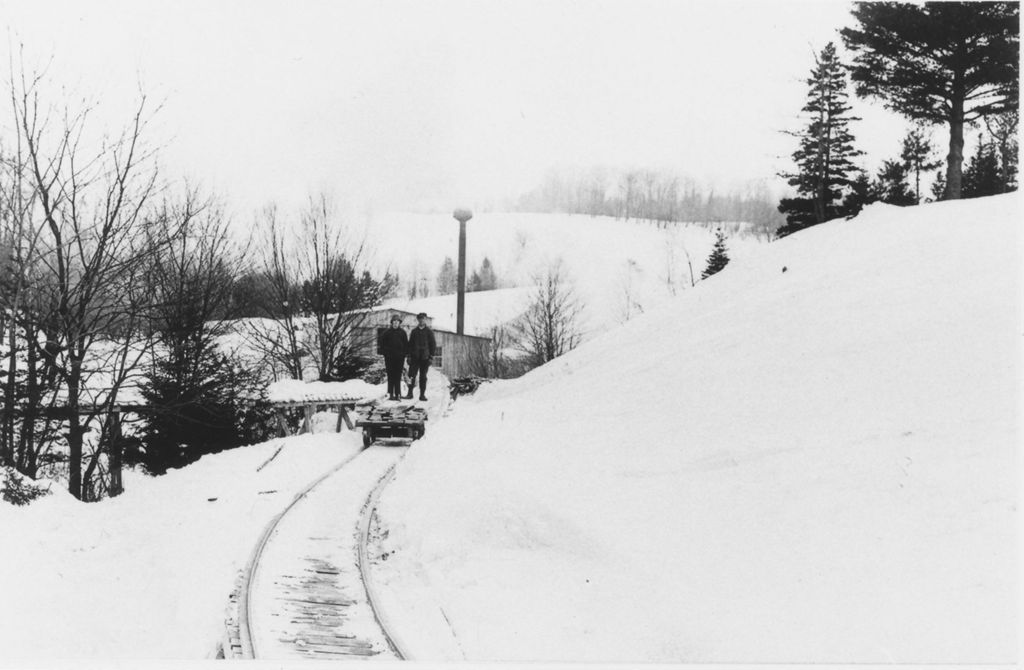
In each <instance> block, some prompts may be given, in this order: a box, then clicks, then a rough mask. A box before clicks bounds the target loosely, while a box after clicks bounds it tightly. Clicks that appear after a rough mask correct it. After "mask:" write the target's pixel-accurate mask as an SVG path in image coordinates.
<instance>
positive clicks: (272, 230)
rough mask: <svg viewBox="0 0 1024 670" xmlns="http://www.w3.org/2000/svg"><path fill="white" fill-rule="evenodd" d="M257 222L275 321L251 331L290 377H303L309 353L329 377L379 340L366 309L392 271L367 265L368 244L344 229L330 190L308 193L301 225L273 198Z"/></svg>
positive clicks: (267, 305) (268, 309) (268, 310)
mask: <svg viewBox="0 0 1024 670" xmlns="http://www.w3.org/2000/svg"><path fill="white" fill-rule="evenodd" d="M258 227H259V229H260V230H261V233H262V236H263V241H262V249H263V257H262V259H261V264H262V267H261V270H262V272H263V274H264V279H265V284H266V286H268V287H269V295H268V296H267V299H266V300H265V301H264V304H263V311H264V313H265V314H266V316H267V317H268V319H270V320H271V322H272V324H273V327H271V328H268V327H267V324H254V325H253V327H251V328H250V329H249V331H250V332H249V334H250V337H251V339H252V341H253V343H254V344H255V345H256V346H257V347H258V348H259V349H261V350H262V351H264V352H265V353H266V354H267V355H268V356H269V357H270V358H271V359H273V360H274V361H276V362H278V363H279V364H281V365H282V366H283V368H284V370H285V372H286V374H287V375H288V376H290V377H291V378H293V379H302V378H303V370H304V367H305V363H304V360H303V359H304V358H307V357H308V358H310V359H311V361H312V363H313V365H314V366H315V368H316V376H317V377H318V378H319V379H321V380H327V379H331V378H332V376H333V372H334V371H335V370H336V368H337V367H338V365H339V364H342V365H344V364H346V363H348V362H351V359H353V358H357V357H358V356H359V355H360V352H362V351H364V350H365V349H366V348H367V347H368V346H369V345H370V344H371V343H372V342H374V341H375V337H374V334H373V333H371V332H369V331H368V330H367V329H364V328H362V325H363V323H364V322H365V320H366V318H367V311H366V310H367V309H368V308H370V307H372V306H374V305H376V304H377V303H378V302H379V301H380V300H381V299H382V298H383V297H384V295H386V294H387V293H388V291H389V290H390V289H391V284H392V279H391V278H390V276H387V275H386V276H385V277H384V278H377V277H374V276H373V275H372V274H371V273H370V272H369V270H368V268H367V265H366V259H365V248H364V245H363V244H362V242H358V241H354V240H351V239H348V238H347V237H346V232H345V230H344V228H343V227H342V226H341V225H340V223H339V221H338V216H337V213H336V210H335V208H334V207H333V205H332V204H331V202H330V200H329V199H328V198H327V197H326V196H323V195H321V196H318V197H316V198H311V199H310V201H309V204H308V206H307V207H306V209H305V210H304V211H303V212H302V213H301V216H300V220H299V223H298V225H292V226H289V225H287V224H286V223H285V222H283V221H282V220H281V219H280V218H279V217H278V215H277V209H276V208H275V207H274V206H270V207H268V208H267V209H265V210H264V212H263V214H262V217H261V220H260V221H259V222H258Z"/></svg>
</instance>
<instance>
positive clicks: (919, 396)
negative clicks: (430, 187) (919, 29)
mask: <svg viewBox="0 0 1024 670" xmlns="http://www.w3.org/2000/svg"><path fill="white" fill-rule="evenodd" d="M1020 215H1021V201H1020V198H1019V196H1018V195H1016V194H1013V195H1007V196H999V197H994V198H986V199H981V200H971V201H961V202H950V203H940V204H933V205H925V206H920V207H915V208H907V209H898V208H894V207H888V206H882V205H876V206H872V207H871V208H869V209H868V210H866V211H865V212H864V213H863V214H862V215H861V216H859V217H857V218H856V219H854V220H851V221H837V222H833V223H829V224H826V225H821V226H818V227H816V228H813V229H810V230H807V231H805V232H802V233H800V234H797V235H795V236H793V237H790V238H787V239H785V240H782V241H779V242H777V243H774V244H771V245H768V246H766V247H764V248H763V249H762V250H761V251H760V252H758V253H756V254H750V255H748V256H747V257H746V258H745V259H743V260H742V261H737V262H734V263H733V264H732V265H730V266H729V267H728V268H727V269H726V270H725V271H723V272H722V273H720V274H719V275H716V276H714V277H712V278H711V279H709V280H708V281H706V282H704V283H702V284H700V285H699V286H698V287H697V288H696V289H695V290H690V291H687V292H685V293H684V294H683V295H682V296H681V297H680V298H678V299H677V300H675V301H673V302H671V304H668V305H666V306H664V307H663V308H662V309H660V310H658V311H657V312H654V313H650V312H649V313H647V314H645V315H643V316H641V317H638V318H636V319H634V320H632V321H629V322H628V323H627V324H626V325H624V326H623V327H621V328H619V329H616V330H614V331H613V332H609V333H607V334H606V335H604V336H602V337H599V338H597V339H595V340H593V341H591V342H590V343H588V344H586V345H584V346H583V347H581V348H580V349H578V350H576V351H574V352H572V353H571V354H569V355H566V356H564V357H562V358H560V359H558V360H557V361H555V362H553V363H552V364H549V365H547V366H545V367H543V368H540V369H538V370H536V371H535V372H533V373H531V374H529V375H527V376H525V377H523V378H521V379H519V380H515V381H512V382H496V383H494V384H492V385H489V386H485V387H484V388H483V389H482V390H481V391H480V392H479V393H478V395H477V397H476V398H472V399H464V400H460V401H459V402H458V404H457V405H456V411H455V413H454V414H453V415H452V416H451V417H450V418H449V419H448V420H446V421H445V422H444V423H443V424H441V425H439V426H437V427H436V429H435V430H433V431H432V432H431V433H430V434H428V435H427V437H426V438H425V439H424V440H422V441H421V442H419V443H417V444H416V446H415V447H414V448H413V449H412V450H411V451H410V453H409V455H408V457H407V458H406V460H405V461H404V462H403V463H402V464H401V466H400V467H399V470H398V474H397V476H396V477H395V479H394V481H393V482H392V484H391V485H390V486H389V488H388V489H387V490H386V492H385V495H384V498H383V500H382V507H381V510H380V513H381V518H382V523H383V525H384V527H385V528H386V529H387V530H388V533H389V534H388V538H387V540H386V543H385V546H384V547H383V549H384V550H385V551H389V552H390V554H389V558H388V560H387V561H385V562H382V563H380V564H379V565H378V567H377V568H376V571H375V579H376V581H377V582H378V587H379V588H380V590H381V591H382V593H383V596H382V597H383V601H384V604H385V607H386V608H387V610H388V615H389V616H390V617H392V619H393V620H394V621H395V622H396V624H398V628H399V629H400V630H401V633H402V636H403V641H404V643H405V644H406V646H407V647H408V648H409V650H410V651H411V652H412V653H413V655H414V656H416V657H417V658H421V659H432V658H433V659H437V658H462V657H466V658H469V659H476V660H479V659H501V660H523V659H545V660H587V661H597V660H601V661H608V660H648V661H704V662H718V661H727V662H822V661H827V662H917V663H921V662H942V663H961V662H1010V661H1013V660H1014V658H1015V654H1016V631H1017V619H1016V593H1017V590H1016V582H1015V577H1016V569H1017V568H1016V559H1017V554H1016V551H1017V550H1016V522H1017V519H1016V517H1017V513H1016V496H1017V486H1018V479H1017V467H1016V466H1017V464H1018V454H1017V446H1016V445H1017V442H1018V438H1019V428H1020V416H1019V414H1018V413H1017V412H1018V405H1017V403H1018V402H1019V399H1020V390H1021V389H1020V373H1021V364H1020V363H1021V362H1020V337H1021V333H1022V329H1021V318H1020V316H1021V315H1020V308H1021V300H1020V299H1021V294H1020V282H1019V272H1020V267H1021V260H1022V258H1021V251H1020V232H1019V228H1020V221H1021V216H1020ZM442 615H443V616H442Z"/></svg>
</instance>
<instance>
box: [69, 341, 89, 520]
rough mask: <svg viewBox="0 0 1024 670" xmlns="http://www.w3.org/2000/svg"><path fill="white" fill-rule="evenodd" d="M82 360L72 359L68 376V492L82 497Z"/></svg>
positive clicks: (83, 436) (83, 430)
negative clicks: (80, 411) (80, 405)
mask: <svg viewBox="0 0 1024 670" xmlns="http://www.w3.org/2000/svg"><path fill="white" fill-rule="evenodd" d="M81 369H82V363H81V361H79V360H77V359H74V360H72V361H71V374H70V375H69V377H68V400H67V419H68V492H69V493H70V494H71V495H73V496H75V497H76V498H78V499H79V500H81V499H82V443H83V442H84V440H85V427H84V426H83V425H82V423H81V419H82V417H81V416H80V415H79V413H78V409H79V400H80V390H81V389H80V387H81V381H82V380H81Z"/></svg>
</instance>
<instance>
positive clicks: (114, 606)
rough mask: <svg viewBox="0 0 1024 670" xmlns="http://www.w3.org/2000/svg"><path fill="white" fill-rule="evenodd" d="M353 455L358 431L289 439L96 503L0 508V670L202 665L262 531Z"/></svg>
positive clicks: (147, 481)
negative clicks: (35, 664) (93, 663)
mask: <svg viewBox="0 0 1024 670" xmlns="http://www.w3.org/2000/svg"><path fill="white" fill-rule="evenodd" d="M361 448H362V444H361V442H360V440H359V435H358V434H357V433H349V432H346V433H340V434H337V433H323V434H313V435H309V434H307V435H300V436H296V437H290V438H286V439H282V440H273V441H270V442H266V443H264V444H259V445H255V446H251V447H243V448H241V449H233V450H231V451H226V452H223V453H220V454H215V455H211V456H207V457H205V458H203V459H201V460H200V461H198V462H197V463H194V464H192V465H190V466H188V467H185V468H182V469H180V470H175V471H172V472H170V473H168V474H167V475H164V476H162V477H156V478H150V477H145V476H143V475H138V474H132V473H126V478H128V479H129V481H126V483H125V486H126V489H127V492H126V493H125V494H124V495H122V496H120V497H118V498H115V499H113V500H108V501H105V502H102V503H96V504H88V505H86V504H82V503H80V502H78V501H75V500H74V499H72V498H71V497H70V496H69V495H68V494H66V493H64V492H63V491H60V490H55V492H54V495H50V496H46V497H44V498H42V499H40V500H38V501H36V502H34V503H33V504H31V505H29V506H27V507H12V506H11V505H7V504H3V503H0V541H2V542H3V550H2V554H0V564H2V568H3V569H0V665H3V664H4V662H5V661H6V662H10V661H12V660H14V659H40V658H42V659H60V658H64V659H71V658H74V659H90V658H94V659H95V658H101V659H140V658H148V659H155V658H159V659H184V658H189V659H200V658H204V657H206V656H208V655H209V654H210V653H211V652H213V650H214V647H215V645H216V643H217V641H218V640H219V639H220V637H221V636H222V634H223V630H224V629H223V623H224V612H225V608H226V607H227V604H228V596H229V594H230V593H231V591H232V589H233V587H234V581H235V578H236V575H237V574H238V571H239V570H240V569H241V568H243V567H244V565H245V562H246V560H247V559H248V557H249V553H250V552H251V551H252V548H253V546H254V545H255V543H256V541H257V539H258V538H259V535H260V533H261V532H262V531H263V529H264V527H265V526H266V524H267V523H268V522H269V521H270V520H271V519H272V518H273V517H274V515H276V514H277V513H278V512H280V511H281V509H283V508H284V507H285V506H286V505H287V504H288V503H289V502H290V501H291V500H292V498H293V497H294V496H295V495H296V494H297V493H298V492H299V491H300V490H301V489H303V488H304V487H305V486H306V485H308V484H309V483H310V482H311V481H313V480H314V479H316V478H317V477H318V476H320V475H321V474H323V473H324V472H326V471H327V470H328V469H330V468H331V467H332V466H334V465H336V464H338V463H339V462H341V461H343V460H345V459H346V458H348V457H350V456H352V455H354V454H355V453H357V452H358V451H359V450H360V449H361Z"/></svg>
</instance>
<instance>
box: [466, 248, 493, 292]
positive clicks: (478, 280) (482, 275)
mask: <svg viewBox="0 0 1024 670" xmlns="http://www.w3.org/2000/svg"><path fill="white" fill-rule="evenodd" d="M496 288H498V277H497V276H496V275H495V274H494V266H493V265H491V260H490V259H489V258H487V257H486V256H485V257H484V260H483V261H482V262H481V263H480V269H479V270H474V271H473V274H472V276H471V277H470V278H469V281H467V282H466V290H467V291H493V290H494V289H496Z"/></svg>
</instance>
